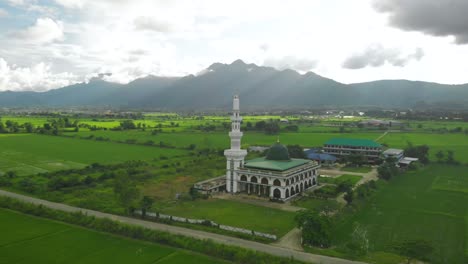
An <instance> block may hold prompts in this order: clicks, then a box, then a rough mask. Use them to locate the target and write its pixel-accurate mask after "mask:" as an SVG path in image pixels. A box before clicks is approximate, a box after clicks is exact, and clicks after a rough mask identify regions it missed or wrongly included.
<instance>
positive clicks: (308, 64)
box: [263, 56, 318, 72]
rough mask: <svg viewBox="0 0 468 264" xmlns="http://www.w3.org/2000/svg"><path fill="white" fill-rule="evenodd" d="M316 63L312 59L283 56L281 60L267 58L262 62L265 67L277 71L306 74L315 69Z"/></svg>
mask: <svg viewBox="0 0 468 264" xmlns="http://www.w3.org/2000/svg"><path fill="white" fill-rule="evenodd" d="M317 64H318V61H317V60H313V59H306V58H298V57H295V56H285V57H281V58H267V59H265V61H264V62H263V65H265V66H271V67H274V68H277V69H279V70H285V69H292V70H296V71H299V72H307V71H310V70H312V69H314V68H315V67H317Z"/></svg>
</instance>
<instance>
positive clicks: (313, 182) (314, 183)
mask: <svg viewBox="0 0 468 264" xmlns="http://www.w3.org/2000/svg"><path fill="white" fill-rule="evenodd" d="M316 184H317V180H316V179H315V177H314V178H312V185H316Z"/></svg>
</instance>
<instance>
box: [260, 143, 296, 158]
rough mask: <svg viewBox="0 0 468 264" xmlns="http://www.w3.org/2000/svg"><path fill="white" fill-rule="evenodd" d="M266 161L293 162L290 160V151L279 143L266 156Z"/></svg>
mask: <svg viewBox="0 0 468 264" xmlns="http://www.w3.org/2000/svg"><path fill="white" fill-rule="evenodd" d="M266 159H267V160H283V161H289V160H291V158H289V151H288V149H287V148H286V147H285V146H284V145H281V144H280V143H279V142H278V143H275V144H274V145H273V146H271V147H270V149H269V150H268V153H267V155H266Z"/></svg>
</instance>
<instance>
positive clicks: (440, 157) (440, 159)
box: [436, 150, 445, 162]
mask: <svg viewBox="0 0 468 264" xmlns="http://www.w3.org/2000/svg"><path fill="white" fill-rule="evenodd" d="M444 156H445V155H444V152H442V150H439V151H438V152H437V153H436V158H437V161H439V162H442V160H443V159H444Z"/></svg>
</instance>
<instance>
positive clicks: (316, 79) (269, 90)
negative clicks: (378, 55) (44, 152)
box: [0, 60, 468, 110]
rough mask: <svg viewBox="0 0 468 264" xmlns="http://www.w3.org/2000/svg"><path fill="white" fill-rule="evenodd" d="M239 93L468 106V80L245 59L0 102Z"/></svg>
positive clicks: (170, 106)
mask: <svg viewBox="0 0 468 264" xmlns="http://www.w3.org/2000/svg"><path fill="white" fill-rule="evenodd" d="M233 94H239V96H240V98H241V103H242V107H243V108H244V109H249V110H274V109H278V110H279V109H314V108H324V107H380V108H412V107H414V106H416V105H421V104H423V105H439V106H440V105H444V106H447V107H462V108H463V107H464V106H467V105H468V84H463V85H445V84H437V83H429V82H420V81H407V80H382V81H373V82H367V83H356V84H343V83H339V82H336V81H334V80H331V79H328V78H325V77H322V76H320V75H317V74H315V73H313V72H308V73H305V74H300V73H298V72H296V71H293V70H276V69H274V68H271V67H263V66H257V65H255V64H246V63H244V62H243V61H241V60H236V61H234V62H233V63H231V64H222V63H214V64H212V65H211V66H210V67H208V68H207V69H206V70H204V71H202V72H201V73H199V74H197V75H196V76H195V75H188V76H184V77H156V76H147V77H145V78H140V79H136V80H134V81H132V82H130V83H128V84H117V83H111V82H106V81H104V80H102V79H100V78H93V79H91V80H90V81H89V82H87V83H79V84H74V85H70V86H66V87H63V88H59V89H55V90H50V91H47V92H12V91H5V92H0V107H71V106H73V107H80V106H88V107H124V108H130V109H153V110H214V109H228V108H229V107H231V100H232V95H233Z"/></svg>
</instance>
